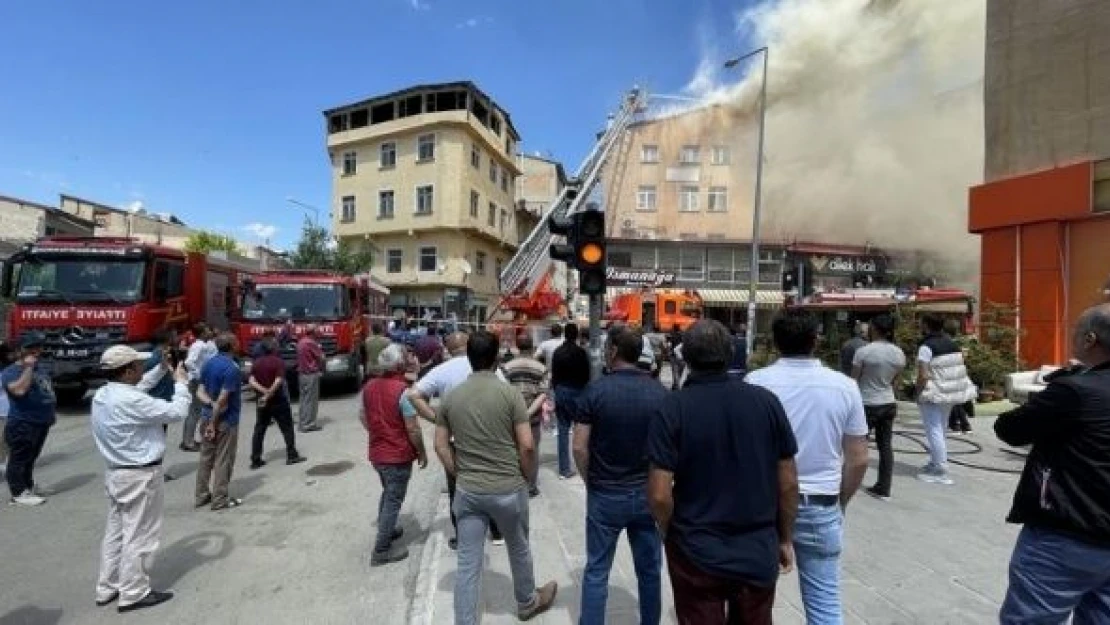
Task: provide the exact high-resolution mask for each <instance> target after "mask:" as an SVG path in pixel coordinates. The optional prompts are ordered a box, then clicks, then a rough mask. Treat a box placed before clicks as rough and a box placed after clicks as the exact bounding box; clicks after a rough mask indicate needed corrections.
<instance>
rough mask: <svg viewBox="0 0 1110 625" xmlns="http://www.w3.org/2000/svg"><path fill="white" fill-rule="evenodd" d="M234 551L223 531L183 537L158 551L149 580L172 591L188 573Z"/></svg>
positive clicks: (227, 535)
mask: <svg viewBox="0 0 1110 625" xmlns="http://www.w3.org/2000/svg"><path fill="white" fill-rule="evenodd" d="M234 549H235V543H234V541H232V539H231V535H229V534H227V533H226V532H199V533H196V534H193V535H192V536H186V537H184V538H182V539H180V540H178V541H176V542H174V543H173V544H171V545H169V546H167V547H166V548H165V549H163V550H161V551H160V552H159V553H158V555H157V557H156V558H155V561H154V566H153V567H152V570H151V574H150V577H151V579H153V580H156V585H157V586H160V587H162V588H172V587H173V585H174V584H176V583H177V582H178V581H180V580H181V578H182V577H184V576H185V575H186V574H187V573H188V572H189V571H191V570H193V569H196V568H199V567H201V566H204V565H205V564H207V563H209V562H214V561H216V560H223V559H224V558H226V557H227V556H228V555H230V554H231V552H232V551H234Z"/></svg>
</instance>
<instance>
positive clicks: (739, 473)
mask: <svg viewBox="0 0 1110 625" xmlns="http://www.w3.org/2000/svg"><path fill="white" fill-rule="evenodd" d="M682 355H683V358H684V359H685V360H686V366H687V367H689V368H690V376H689V378H687V381H686V384H685V385H684V386H683V388H682V390H680V391H675V392H673V393H671V394H670V395H669V396H668V397H667V398H666V399H665V400H664V402H663V405H662V409H661V411H660V413H659V414H658V415H657V416H656V417H655V418H654V419H653V420H652V423H651V433H650V435H649V438H648V446H647V449H648V451H647V453H648V458H649V459H650V461H651V472H650V474H649V477H648V501H649V504H650V505H651V511H652V516H654V517H655V521H656V523H658V525H659V530H660V531H661V532H662V533H663V534H664V536H665V538H664V542H665V545H666V550H667V568H668V570H669V572H670V576H671V587H672V589H673V590H674V600H675V612H676V614H677V616H678V622H679V623H680V625H724V624H725V623H726V622H730V623H749V624H762V623H768V624H769V623H771V608H772V606H773V605H774V603H775V582H776V580H777V578H778V575H779V572H780V570H781V571H783V572H785V571H789V570H790V569H791V568H793V565H794V550H793V547H792V538H793V528H794V518H795V516H796V514H797V511H798V472H797V467H796V466H795V464H794V455H795V454H796V453H797V451H798V446H797V442H796V441H795V439H794V432H793V430H792V429H791V427H790V422H789V421H788V420H787V418H786V413H785V412H784V411H783V407H782V404H781V403H780V402H779V400H778V398H777V397H775V395H774V394H773V393H772V392H771V391H768V390H766V389H763V388H759V387H756V386H753V385H750V384H748V383H746V382H744V381H743V380H741V379H739V378H737V377H735V376H730V375H728V366H729V362H730V361H731V360H732V356H733V341H732V339H731V337H730V336H729V333H728V330H726V329H725V327H724V326H723V325H721V324H720V323H718V322H716V321H710V320H703V321H699V322H697V323H695V324H694V325H693V326H691V327H690V329H689V330H687V331H686V333H685V335H684V336H683V340H682ZM726 610H727V611H728V615H727V616H726ZM726 618H727V619H728V620H727V621H726Z"/></svg>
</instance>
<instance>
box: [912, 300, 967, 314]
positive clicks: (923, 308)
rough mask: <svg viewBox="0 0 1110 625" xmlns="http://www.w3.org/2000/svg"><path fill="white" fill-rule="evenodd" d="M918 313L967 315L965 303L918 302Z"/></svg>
mask: <svg viewBox="0 0 1110 625" xmlns="http://www.w3.org/2000/svg"><path fill="white" fill-rule="evenodd" d="M916 308H917V311H918V312H931V313H946V314H957V315H964V314H967V302H966V301H962V302H918V304H917V306H916Z"/></svg>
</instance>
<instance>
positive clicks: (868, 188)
mask: <svg viewBox="0 0 1110 625" xmlns="http://www.w3.org/2000/svg"><path fill="white" fill-rule="evenodd" d="M985 5H986V2H985V0H777V1H772V2H765V3H764V4H763V5H761V6H760V7H759V8H757V9H755V10H752V11H749V12H747V13H745V14H743V15H741V16H740V23H741V26H742V28H743V29H748V30H749V31H750V33H751V34H752V35H753V39H754V40H756V41H759V42H762V43H763V44H765V45H767V46H768V48H769V50H770V54H769V57H768V81H767V126H766V150H765V159H764V195H763V200H764V201H763V208H764V210H763V215H762V222H763V224H764V230H763V237H764V238H766V239H769V240H786V241H790V240H809V241H822V242H838V243H847V244H855V245H866V244H871V245H874V246H877V247H880V248H885V249H895V250H897V249H903V250H915V249H916V250H923V251H927V252H932V253H936V254H938V255H941V256H942V257H944V258H946V259H948V260H951V261H953V263H954V265H956V266H958V269H954V270H953V271H954V273H956V274H958V278H959V279H967V278H968V277H970V276H971V275H973V274H974V273H975V271H976V269H977V265H978V247H977V245H978V243H977V239H976V237H974V236H972V235H969V234H968V233H967V190H968V187H970V186H972V185H974V184H977V183H979V182H980V181H981V180H982V170H983V105H982V84H983V56H984V37H985V23H986V7H985ZM759 61H760V59H759V58H758V57H756V58H755V59H754V60H753V62H752V63H750V65H748V66H747V70H746V74H745V75H744V76H743V78H742V80H741V81H740V82H739V83H738V84H737V83H735V82H733V83H732V85H731V86H723V85H722V79H728V80H730V81H735V77H734V76H728V75H717V76H714V74H715V70H713V69H711V68H713V67H719V66H720V64H705V63H703V64H702V65H701V66H700V67H699V70H698V72H697V75H696V76H695V77H694V79H693V80H692V81H691V84H690V87H688V89H689V90H690V91H693V92H696V95H698V96H699V97H700V98H702V100H703V101H708V102H714V103H720V104H725V105H727V106H732V107H736V108H737V109H739V111H738V112H740V113H742V114H743V115H744V117H745V118H746V119H750V120H755V119H758V117H757V115H758V110H759V90H760V86H761V80H762V65H761V63H760V62H759ZM745 126H747V127H749V128H746V129H745V130H743V131H741V132H740V135H741V137H740V139H739V141H738V145H737V146H736V148H734V153H737V152H740V153H743V152H748V151H750V152H751V153H753V157H752V163H753V165H754V160H755V159H754V151H755V149H754V146H755V137H756V134H755V126H756V124H754V123H751V124H745ZM952 277H954V278H956V277H957V275H953V276H952Z"/></svg>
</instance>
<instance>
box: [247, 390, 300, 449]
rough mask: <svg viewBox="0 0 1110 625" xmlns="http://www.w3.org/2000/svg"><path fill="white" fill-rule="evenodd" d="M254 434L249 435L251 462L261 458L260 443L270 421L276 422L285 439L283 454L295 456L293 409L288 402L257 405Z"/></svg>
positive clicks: (264, 437)
mask: <svg viewBox="0 0 1110 625" xmlns="http://www.w3.org/2000/svg"><path fill="white" fill-rule="evenodd" d="M255 415H256V416H255V420H254V436H252V437H251V462H258V461H259V460H262V443H263V442H264V441H265V440H266V429H267V428H269V427H270V423H271V422H273V421H276V422H277V425H278V428H279V429H280V430H281V437H282V438H284V439H285V455H286V457H288V458H296V457H297V455H298V454H297V442H296V435H295V434H293V409H292V408H291V407H290V406H289V404H287V403H285V402H281V403H278V404H267V405H265V406H258V409H257V411H256V412H255Z"/></svg>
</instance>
